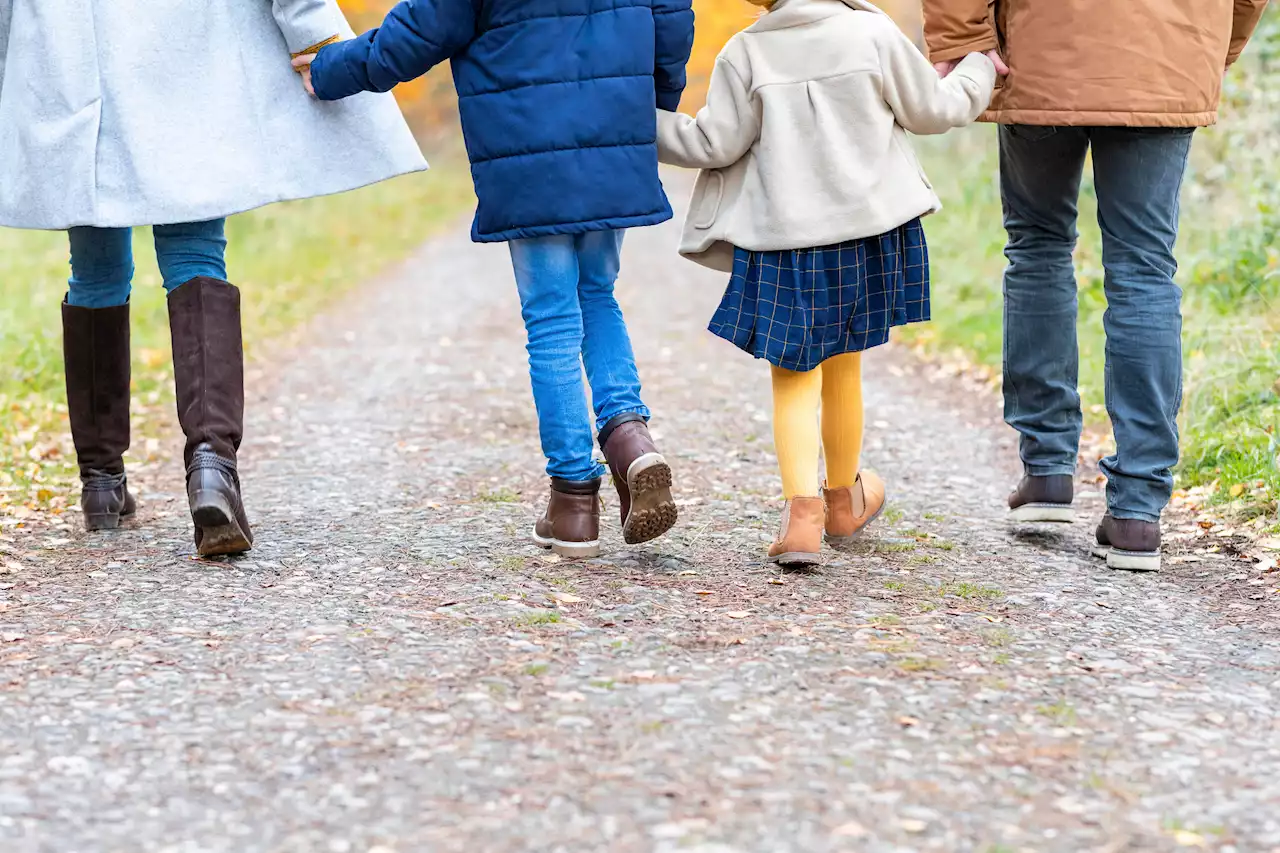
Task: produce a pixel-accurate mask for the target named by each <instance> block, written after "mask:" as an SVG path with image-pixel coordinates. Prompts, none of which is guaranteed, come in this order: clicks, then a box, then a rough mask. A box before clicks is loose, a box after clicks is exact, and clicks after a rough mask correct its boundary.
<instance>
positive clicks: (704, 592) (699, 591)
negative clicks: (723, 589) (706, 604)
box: [693, 589, 715, 595]
mask: <svg viewBox="0 0 1280 853" xmlns="http://www.w3.org/2000/svg"><path fill="white" fill-rule="evenodd" d="M693 594H694V595H715V590H711V589H695V590H694V591H693Z"/></svg>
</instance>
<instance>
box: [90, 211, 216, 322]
mask: <svg viewBox="0 0 1280 853" xmlns="http://www.w3.org/2000/svg"><path fill="white" fill-rule="evenodd" d="M225 225H226V220H225V219H214V220H211V221H209V222H187V223H183V224H181V225H157V226H156V227H155V228H153V229H152V234H153V236H154V238H155V244H156V261H157V262H158V263H159V264H160V274H161V276H163V277H164V289H165V291H166V292H172V291H173V290H174V289H175V288H177V287H180V286H181V285H184V284H186V283H187V282H189V281H191V279H193V278H199V277H200V276H205V277H207V278H218V279H222V280H223V281H225V280H226V278H227V262H226V251H227V238H226V236H225V233H224V229H225ZM68 237H69V239H70V243H71V280H70V281H69V282H68V285H69V287H68V290H67V304H68V305H74V306H76V307H79V308H114V307H116V306H118V305H123V304H125V303H126V302H128V301H129V294H130V292H132V290H133V229H131V228H88V227H82V228H72V229H71V230H70V231H69V232H68Z"/></svg>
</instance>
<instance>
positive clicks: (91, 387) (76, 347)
mask: <svg viewBox="0 0 1280 853" xmlns="http://www.w3.org/2000/svg"><path fill="white" fill-rule="evenodd" d="M62 358H63V363H64V364H65V366H66V374H67V415H68V418H69V419H70V421H71V439H72V441H73V442H74V443H75V446H76V461H77V462H78V463H79V465H80V483H81V485H82V486H83V492H82V494H81V495H80V509H81V510H82V511H83V513H84V526H85V528H86V529H88V530H115V529H116V528H117V527H119V526H120V519H121V518H122V517H127V516H130V515H133V513H134V512H135V510H136V509H137V503H136V502H135V501H134V499H133V495H131V494H130V493H129V483H128V479H127V478H126V477H125V471H124V454H125V451H126V450H128V449H129V379H130V365H129V306H128V304H125V305H121V306H119V307H118V308H77V307H74V306H72V305H68V304H66V303H65V302H64V303H63V304H62Z"/></svg>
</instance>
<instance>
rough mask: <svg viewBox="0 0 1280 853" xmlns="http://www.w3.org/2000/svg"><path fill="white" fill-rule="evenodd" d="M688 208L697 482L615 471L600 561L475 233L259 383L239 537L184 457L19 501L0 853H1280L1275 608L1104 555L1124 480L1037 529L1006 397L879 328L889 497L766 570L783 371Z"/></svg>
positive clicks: (640, 291) (672, 270) (879, 445)
mask: <svg viewBox="0 0 1280 853" xmlns="http://www.w3.org/2000/svg"><path fill="white" fill-rule="evenodd" d="M673 240H674V231H673V230H672V229H671V228H664V229H651V230H649V231H647V232H637V233H634V234H632V235H630V236H629V238H628V248H627V253H628V261H627V264H626V267H625V270H624V282H623V285H622V294H623V297H624V305H625V307H626V309H627V311H628V317H629V319H630V322H631V325H632V330H633V335H634V337H635V339H636V342H637V347H638V350H639V356H640V359H641V361H642V374H643V376H644V377H645V379H646V383H647V394H648V399H649V401H650V405H651V406H652V407H653V408H654V409H655V412H656V413H657V414H656V419H655V427H656V431H657V434H658V436H659V439H660V443H661V444H662V446H663V447H664V448H665V449H666V452H667V453H668V454H669V455H670V458H671V461H672V462H673V464H674V466H675V468H676V473H677V477H678V481H679V482H678V485H679V490H680V494H681V503H682V513H683V515H682V521H681V524H680V526H679V527H678V528H677V530H676V532H675V533H674V534H673V535H671V536H670V537H669V538H667V539H666V540H663V541H660V542H658V543H656V544H655V545H654V546H653V547H651V548H647V549H628V548H626V547H624V546H622V545H621V544H620V535H619V533H618V529H617V520H616V517H615V516H614V515H613V513H614V512H615V509H614V507H613V505H612V501H611V502H610V507H609V511H610V514H609V522H610V527H609V529H608V531H607V532H606V536H607V541H609V542H611V543H613V544H612V547H610V548H609V549H608V551H607V553H606V556H605V558H604V559H601V560H597V561H591V562H587V563H573V562H567V561H558V560H556V559H554V558H551V557H548V556H545V555H544V554H543V552H540V551H538V550H537V549H535V548H533V547H532V546H530V545H529V544H527V543H526V542H525V540H524V538H523V535H522V534H523V533H524V531H525V530H526V529H527V528H528V527H529V526H530V525H531V523H532V521H533V519H534V517H535V515H536V513H537V512H538V510H539V508H540V506H541V503H542V500H543V498H544V490H545V481H544V479H543V478H542V476H541V473H540V472H541V465H542V463H541V461H540V458H539V454H538V452H537V444H536V434H535V429H534V423H533V414H532V406H531V402H530V395H529V391H528V386H527V381H528V380H527V377H526V374H525V368H524V353H523V331H522V328H521V326H520V321H519V316H518V309H517V305H516V300H515V294H514V287H513V285H512V283H511V275H510V270H509V268H508V265H507V257H506V254H505V251H504V250H503V249H501V248H494V247H489V248H483V247H474V246H472V245H471V244H470V243H468V242H467V240H466V235H465V232H464V231H463V230H461V229H459V231H458V232H457V233H456V234H454V235H452V236H450V237H447V238H444V239H441V240H438V241H436V242H434V243H433V244H431V245H429V246H427V247H426V248H425V249H424V251H423V252H422V253H421V254H420V255H419V256H418V257H417V258H416V259H414V260H413V261H412V262H411V263H409V264H407V265H405V266H404V267H403V268H402V269H400V270H399V271H397V272H394V273H392V274H390V275H388V276H386V277H384V278H383V279H382V280H380V281H378V282H376V283H375V284H374V285H373V286H371V287H369V288H367V289H366V291H365V293H364V295H363V299H364V302H363V304H362V303H361V302H360V301H357V300H353V301H351V302H350V303H348V304H346V305H344V306H342V307H341V310H338V311H334V312H332V313H331V314H330V315H329V316H327V317H324V318H322V319H321V320H320V321H318V322H317V323H316V324H315V328H314V329H313V330H312V333H311V334H310V335H309V336H308V338H307V339H308V341H309V343H308V344H307V345H305V346H303V347H301V348H299V349H297V350H291V351H289V352H286V353H280V354H278V356H277V357H276V358H274V359H273V364H272V367H271V369H270V370H269V371H268V372H267V375H264V376H261V377H259V378H258V379H257V381H256V382H255V384H254V389H253V398H254V399H253V404H252V409H251V411H252V417H253V419H252V422H251V423H250V429H249V436H250V438H249V442H248V446H247V449H246V458H245V469H246V480H247V483H248V492H247V494H248V501H249V507H250V512H251V515H252V516H253V517H254V519H255V522H256V526H257V532H258V537H259V545H260V547H259V548H258V549H257V550H255V551H254V552H253V553H252V554H251V555H249V556H248V557H247V558H244V559H241V560H238V561H234V562H203V561H199V560H196V559H194V558H193V557H192V548H191V545H190V542H189V541H188V539H187V535H188V534H187V525H186V520H185V517H184V512H183V510H184V505H183V496H182V494H181V491H180V486H181V479H180V474H179V472H178V471H177V470H176V469H173V468H166V469H165V470H163V471H161V472H156V475H150V476H149V477H148V478H147V481H146V482H144V487H143V497H144V498H145V507H144V511H143V513H142V519H141V521H142V523H141V524H139V525H138V526H136V527H134V528H133V529H130V530H127V531H122V532H120V533H118V534H115V535H108V536H95V537H86V536H84V535H83V534H81V533H80V532H79V528H78V527H74V526H73V527H67V528H65V529H42V530H39V531H36V532H34V533H23V532H22V531H21V530H14V529H12V528H10V529H9V531H8V532H2V531H0V546H3V548H4V552H5V553H4V554H0V569H2V570H3V571H4V572H5V574H3V575H0V849H3V850H5V851H23V853H43V851H59V853H69V851H175V853H176V851H184V853H185V851H235V853H245V852H246V851H298V853H346V852H347V851H353V853H388V851H395V853H408V852H409V851H467V853H475V851H486V853H489V852H490V851H493V852H494V853H501V851H587V850H591V851H617V853H626V851H655V853H662V852H663V851H701V853H730V851H769V852H770V853H783V852H784V851H795V853H822V852H823V851H838V850H860V851H861V850H868V851H882V850H883V851H889V850H965V851H968V850H974V851H987V853H994V851H1014V850H1063V851H1078V850H1110V851H1121V850H1164V849H1174V848H1178V847H1189V848H1193V849H1194V848H1199V849H1216V850H1233V849H1234V850H1239V851H1268V850H1280V717H1278V716H1277V707H1280V706H1278V705H1277V700H1278V699H1280V639H1278V638H1277V635H1276V633H1275V632H1274V631H1272V630H1270V629H1271V628H1274V627H1275V626H1274V619H1275V618H1276V617H1275V614H1274V606H1272V607H1271V610H1270V611H1264V615H1259V616H1251V617H1249V618H1248V619H1244V620H1242V619H1240V618H1233V615H1232V613H1231V612H1230V609H1229V607H1227V608H1224V607H1222V606H1220V602H1217V600H1216V599H1214V598H1213V596H1210V595H1205V594H1204V588H1205V587H1206V586H1209V585H1212V583H1213V579H1214V578H1215V577H1217V576H1219V575H1220V574H1221V573H1223V572H1228V571H1231V570H1232V569H1231V566H1230V565H1229V564H1228V563H1227V562H1226V561H1225V560H1223V561H1220V562H1214V561H1213V559H1212V557H1204V558H1201V557H1195V558H1191V557H1188V558H1187V559H1185V560H1183V561H1180V562H1175V563H1173V565H1172V566H1171V570H1170V571H1168V572H1166V573H1164V574H1162V575H1160V576H1158V577H1148V576H1132V575H1126V574H1117V573H1112V572H1109V571H1107V570H1106V569H1105V567H1103V566H1102V565H1101V564H1099V563H1096V562H1093V561H1091V560H1090V559H1089V558H1088V557H1087V555H1086V550H1087V549H1086V545H1087V541H1088V536H1089V534H1090V533H1091V531H1092V522H1093V521H1094V520H1095V519H1096V517H1097V516H1098V515H1099V514H1100V512H1101V510H1102V503H1101V498H1100V496H1099V495H1098V494H1097V493H1096V492H1094V493H1092V494H1088V495H1086V498H1085V499H1084V500H1082V501H1081V517H1080V521H1081V523H1080V524H1077V525H1075V526H1074V527H1073V528H1070V529H1069V531H1068V532H1067V533H1066V534H1065V535H1064V534H1059V533H1056V532H1052V531H1045V530H1036V529H1032V530H1023V531H1014V530H1012V529H1010V528H1009V527H1008V526H1007V525H1006V524H1005V522H1004V521H1003V520H1002V515H1001V504H1002V500H1003V496H1004V493H1005V491H1006V489H1007V487H1008V486H1009V484H1010V483H1011V481H1012V477H1013V474H1014V472H1013V470H1012V469H1011V467H1010V462H1011V460H1012V459H1013V455H1014V454H1013V451H1012V444H1011V442H1010V440H1009V438H1008V436H1007V435H1006V432H1005V431H1004V430H1002V429H1000V428H998V426H997V420H998V414H997V409H996V404H995V401H994V399H993V398H991V397H990V396H989V395H988V394H985V393H982V392H979V391H975V390H973V389H970V388H967V387H965V386H963V385H962V384H960V383H959V382H958V380H955V379H952V378H949V377H946V376H942V375H940V374H939V373H938V371H936V370H934V369H931V368H927V367H924V366H921V365H919V364H917V363H915V362H913V361H912V360H911V359H910V358H908V357H906V356H905V355H904V354H902V353H899V352H894V351H892V350H886V351H884V352H882V353H877V354H876V355H875V356H874V357H872V358H869V359H868V364H869V371H870V374H869V377H868V382H869V388H868V401H869V406H870V408H869V416H868V420H869V422H870V424H871V425H872V427H871V429H870V434H869V438H868V446H867V453H866V456H867V459H868V463H869V465H870V466H871V467H873V468H875V469H876V470H878V471H880V472H881V473H882V474H883V475H884V476H885V478H886V480H887V481H888V483H889V485H890V489H891V496H892V500H893V508H892V510H891V511H890V513H888V514H887V515H886V518H885V519H884V521H883V522H881V523H880V525H879V527H878V531H877V535H876V536H874V537H871V538H869V539H868V540H867V541H866V542H865V543H864V544H862V545H861V546H860V547H859V550H857V551H856V552H854V553H850V554H833V555H832V560H831V562H830V563H829V564H828V565H826V566H825V567H823V568H822V569H821V570H818V571H815V572H813V573H809V574H803V575H797V574H787V575H782V574H779V573H778V572H777V571H776V570H774V569H771V568H769V567H766V566H765V565H764V564H763V563H762V561H761V560H760V555H761V553H762V550H763V548H764V541H765V540H766V539H767V538H768V537H769V536H770V535H771V533H772V531H773V528H774V524H775V521H776V515H777V509H778V506H779V504H778V502H777V500H776V499H775V493H776V491H777V481H776V479H775V474H774V466H773V459H772V455H771V441H770V433H769V424H768V417H767V413H768V381H767V371H765V370H764V369H763V368H762V366H761V365H758V364H753V363H752V362H751V361H750V360H749V359H747V358H745V357H742V356H739V355H738V354H736V353H734V352H733V351H732V350H731V349H729V347H728V345H726V344H723V343H721V342H719V341H717V340H715V339H713V338H711V336H710V335H708V334H706V333H705V332H704V331H703V328H704V326H705V323H706V320H707V318H708V317H709V316H710V313H711V310H712V308H713V307H714V305H715V303H716V300H717V299H718V296H719V292H720V289H721V286H722V282H721V280H720V277H718V276H716V275H713V274H707V273H705V272H704V271H701V270H699V269H698V268H696V267H694V266H693V265H691V264H688V263H687V262H684V261H681V260H679V259H677V258H675V257H674V256H673V255H672V254H671V253H670V251H669V250H670V247H671V245H672V243H673ZM937 286H939V287H945V286H946V282H945V279H940V280H939V282H938V284H937ZM249 298H252V294H249ZM174 446H175V447H177V446H178V445H177V442H176V441H175V444H174ZM159 475H163V476H159ZM1243 609H1245V610H1252V609H1253V608H1252V607H1249V608H1243ZM1267 619H1270V620H1272V622H1270V623H1268V622H1267Z"/></svg>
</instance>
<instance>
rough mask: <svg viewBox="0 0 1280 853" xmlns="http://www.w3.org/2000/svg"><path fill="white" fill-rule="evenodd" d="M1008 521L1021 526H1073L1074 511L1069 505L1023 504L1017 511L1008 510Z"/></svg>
mask: <svg viewBox="0 0 1280 853" xmlns="http://www.w3.org/2000/svg"><path fill="white" fill-rule="evenodd" d="M1009 520H1010V521H1016V522H1019V523H1021V524H1029V523H1036V522H1047V523H1050V524H1075V522H1076V511H1075V509H1073V508H1072V507H1071V505H1070V504H1023V505H1022V506H1020V507H1018V508H1017V509H1011V510H1009Z"/></svg>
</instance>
